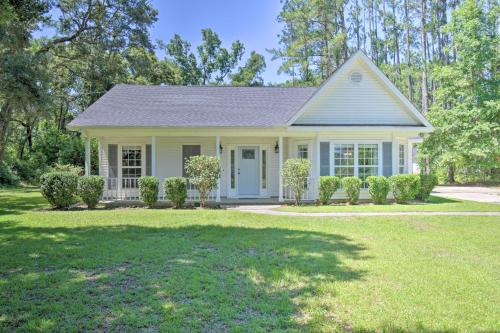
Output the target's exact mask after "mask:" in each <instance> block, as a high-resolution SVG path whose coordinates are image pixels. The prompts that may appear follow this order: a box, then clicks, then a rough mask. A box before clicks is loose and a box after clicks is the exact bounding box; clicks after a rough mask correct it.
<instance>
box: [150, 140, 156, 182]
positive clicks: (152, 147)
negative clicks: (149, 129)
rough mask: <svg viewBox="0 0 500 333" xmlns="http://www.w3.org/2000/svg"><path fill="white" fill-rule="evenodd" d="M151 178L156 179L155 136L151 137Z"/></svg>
mask: <svg viewBox="0 0 500 333" xmlns="http://www.w3.org/2000/svg"><path fill="white" fill-rule="evenodd" d="M151 176H153V177H156V136H152V137H151Z"/></svg>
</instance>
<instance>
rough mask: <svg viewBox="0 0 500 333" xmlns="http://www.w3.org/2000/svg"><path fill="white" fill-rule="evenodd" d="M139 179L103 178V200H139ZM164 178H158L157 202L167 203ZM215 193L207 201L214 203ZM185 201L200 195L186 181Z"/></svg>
mask: <svg viewBox="0 0 500 333" xmlns="http://www.w3.org/2000/svg"><path fill="white" fill-rule="evenodd" d="M138 180H139V178H104V193H103V197H102V199H103V200H123V201H134V200H139V196H140V193H139V183H138ZM164 180H165V179H164V178H159V181H160V186H159V190H158V200H160V201H167V199H166V198H165V189H164V186H163V185H164ZM216 198H217V191H216V190H213V191H211V192H210V193H209V195H208V201H215V199H216ZM186 200H187V201H199V200H200V193H199V192H198V190H196V188H195V187H194V185H193V184H191V183H190V182H189V179H188V180H187V199H186Z"/></svg>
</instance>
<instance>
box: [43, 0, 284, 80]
mask: <svg viewBox="0 0 500 333" xmlns="http://www.w3.org/2000/svg"><path fill="white" fill-rule="evenodd" d="M152 4H153V6H154V7H155V8H156V9H157V10H158V21H157V22H156V23H155V25H154V26H153V27H152V29H151V31H150V33H151V39H152V41H153V42H156V40H158V39H161V40H162V41H164V42H168V41H169V40H170V39H171V38H172V37H173V35H174V34H175V33H177V34H179V35H181V37H182V38H183V39H185V40H188V41H189V42H190V43H191V48H192V50H193V51H196V46H197V45H199V44H200V43H201V29H204V28H211V29H212V30H214V31H215V32H216V33H217V34H218V35H219V37H220V39H221V41H222V44H223V47H226V48H230V47H231V43H232V42H234V41H235V40H240V41H241V42H242V43H243V44H244V45H245V54H244V55H243V59H242V61H241V65H243V64H244V62H245V60H246V58H247V57H248V56H249V55H250V52H251V51H253V50H254V51H257V52H258V53H260V54H262V55H264V57H265V58H266V64H267V67H266V71H265V72H264V74H263V75H262V77H263V78H264V82H265V83H269V82H273V83H276V82H283V81H285V80H286V79H287V78H288V77H287V75H285V74H281V75H278V74H277V72H278V68H279V66H280V63H281V61H280V60H275V61H271V55H270V54H269V53H268V52H266V49H272V48H277V47H278V34H279V33H280V32H281V24H280V23H278V22H277V19H276V18H277V17H278V14H279V12H280V10H281V4H280V1H279V0H152ZM52 33H53V31H51V30H50V29H43V30H42V31H40V32H38V33H36V34H35V36H41V35H51V34H52ZM157 54H158V57H160V58H163V57H165V53H164V52H163V51H160V50H157Z"/></svg>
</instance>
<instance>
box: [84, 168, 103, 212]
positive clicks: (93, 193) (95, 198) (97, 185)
mask: <svg viewBox="0 0 500 333" xmlns="http://www.w3.org/2000/svg"><path fill="white" fill-rule="evenodd" d="M103 190H104V179H103V178H102V177H99V176H83V177H80V178H79V179H78V196H79V197H80V198H82V200H83V202H84V203H85V204H86V205H87V207H88V208H90V209H94V208H95V206H96V205H97V203H98V202H99V200H101V198H102V192H103Z"/></svg>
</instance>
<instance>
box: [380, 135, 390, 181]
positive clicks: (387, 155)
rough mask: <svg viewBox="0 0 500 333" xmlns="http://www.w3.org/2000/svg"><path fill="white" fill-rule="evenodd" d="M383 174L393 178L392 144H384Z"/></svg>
mask: <svg viewBox="0 0 500 333" xmlns="http://www.w3.org/2000/svg"><path fill="white" fill-rule="evenodd" d="M382 174H383V175H384V176H385V177H389V176H392V142H382Z"/></svg>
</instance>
